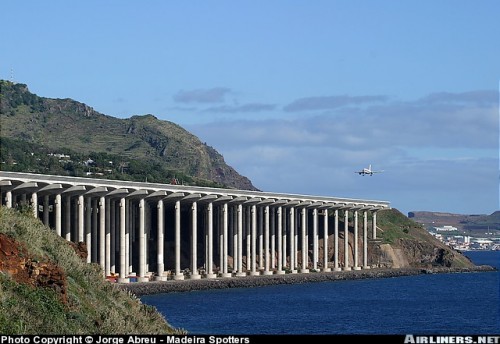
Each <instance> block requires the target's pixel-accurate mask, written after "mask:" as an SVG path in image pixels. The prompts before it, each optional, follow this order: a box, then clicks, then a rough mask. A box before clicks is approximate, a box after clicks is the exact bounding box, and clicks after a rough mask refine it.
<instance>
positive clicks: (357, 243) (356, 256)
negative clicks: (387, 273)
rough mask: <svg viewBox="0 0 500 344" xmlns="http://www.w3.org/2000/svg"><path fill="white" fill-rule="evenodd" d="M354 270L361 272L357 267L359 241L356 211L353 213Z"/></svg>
mask: <svg viewBox="0 0 500 344" xmlns="http://www.w3.org/2000/svg"><path fill="white" fill-rule="evenodd" d="M353 269H354V270H361V268H360V267H359V240H358V211H357V210H355V211H354V267H353Z"/></svg>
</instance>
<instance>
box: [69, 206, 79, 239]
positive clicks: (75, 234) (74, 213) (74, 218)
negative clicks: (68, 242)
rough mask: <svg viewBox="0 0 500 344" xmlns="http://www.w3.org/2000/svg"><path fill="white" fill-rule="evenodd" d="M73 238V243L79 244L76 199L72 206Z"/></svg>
mask: <svg viewBox="0 0 500 344" xmlns="http://www.w3.org/2000/svg"><path fill="white" fill-rule="evenodd" d="M71 220H72V222H73V223H72V225H71V238H72V241H73V242H76V243H77V242H78V198H75V200H74V203H73V204H72V205H71Z"/></svg>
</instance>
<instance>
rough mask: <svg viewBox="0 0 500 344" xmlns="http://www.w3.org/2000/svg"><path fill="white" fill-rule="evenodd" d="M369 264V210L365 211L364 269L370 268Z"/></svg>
mask: <svg viewBox="0 0 500 344" xmlns="http://www.w3.org/2000/svg"><path fill="white" fill-rule="evenodd" d="M369 268H370V267H369V266H368V212H367V211H366V210H365V211H364V212H363V269H369Z"/></svg>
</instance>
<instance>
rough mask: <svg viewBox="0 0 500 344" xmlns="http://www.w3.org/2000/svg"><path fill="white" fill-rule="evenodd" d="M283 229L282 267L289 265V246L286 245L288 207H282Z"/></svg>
mask: <svg viewBox="0 0 500 344" xmlns="http://www.w3.org/2000/svg"><path fill="white" fill-rule="evenodd" d="M281 222H282V223H281V231H282V233H283V237H282V238H281V254H282V257H281V260H282V262H281V267H282V268H286V267H287V254H286V253H287V247H286V242H287V241H286V238H287V234H286V232H287V228H288V227H287V221H286V208H281Z"/></svg>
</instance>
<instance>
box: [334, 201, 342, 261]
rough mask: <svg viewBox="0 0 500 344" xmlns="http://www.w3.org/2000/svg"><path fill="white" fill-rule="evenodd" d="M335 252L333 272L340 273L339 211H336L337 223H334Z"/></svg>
mask: <svg viewBox="0 0 500 344" xmlns="http://www.w3.org/2000/svg"><path fill="white" fill-rule="evenodd" d="M334 226H335V227H334V235H333V239H334V247H333V248H334V250H333V271H340V267H339V211H338V209H335V222H334Z"/></svg>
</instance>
